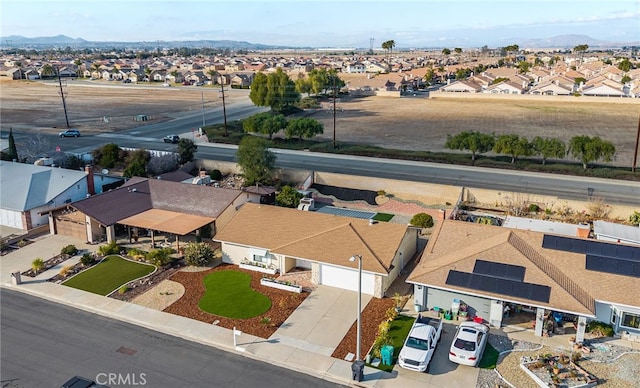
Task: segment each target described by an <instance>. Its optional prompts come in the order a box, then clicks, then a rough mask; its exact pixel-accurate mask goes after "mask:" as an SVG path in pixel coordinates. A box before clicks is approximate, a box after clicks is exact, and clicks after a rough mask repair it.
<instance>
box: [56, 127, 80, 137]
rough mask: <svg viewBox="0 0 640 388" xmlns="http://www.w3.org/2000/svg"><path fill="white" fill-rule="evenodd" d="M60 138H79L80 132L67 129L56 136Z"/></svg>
mask: <svg viewBox="0 0 640 388" xmlns="http://www.w3.org/2000/svg"><path fill="white" fill-rule="evenodd" d="M58 135H59V136H60V137H80V131H78V130H77V129H67V130H66V131H63V132H60V133H59V134H58Z"/></svg>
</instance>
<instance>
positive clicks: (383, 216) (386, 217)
mask: <svg viewBox="0 0 640 388" xmlns="http://www.w3.org/2000/svg"><path fill="white" fill-rule="evenodd" d="M392 218H393V214H389V213H376V215H375V216H373V219H374V220H376V221H382V222H389V221H391V219H392Z"/></svg>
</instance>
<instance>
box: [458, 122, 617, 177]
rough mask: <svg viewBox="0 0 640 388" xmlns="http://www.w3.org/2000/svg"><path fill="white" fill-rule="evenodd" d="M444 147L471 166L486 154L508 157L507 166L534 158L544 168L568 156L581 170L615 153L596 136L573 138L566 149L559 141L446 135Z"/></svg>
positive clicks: (511, 136) (510, 135)
mask: <svg viewBox="0 0 640 388" xmlns="http://www.w3.org/2000/svg"><path fill="white" fill-rule="evenodd" d="M445 147H446V148H449V149H453V150H461V151H470V152H471V161H472V162H475V160H476V155H478V154H483V153H486V152H489V151H493V152H495V153H497V154H502V155H509V156H511V163H515V161H516V159H517V158H519V157H523V156H532V155H536V156H539V157H541V158H542V164H545V163H546V161H547V159H549V158H556V159H563V158H564V157H565V156H567V155H571V156H572V157H573V158H575V159H577V160H579V161H580V162H581V163H582V168H583V169H585V170H586V169H587V165H588V164H589V163H592V162H597V161H600V160H602V161H605V162H610V161H611V160H612V159H613V157H614V156H615V153H616V148H615V147H614V145H613V144H612V143H611V142H608V141H606V140H602V139H600V138H599V137H598V136H594V137H589V136H574V137H572V138H571V140H570V141H569V146H568V147H567V146H566V145H565V143H564V142H563V141H562V140H560V139H556V138H547V137H545V138H543V137H541V136H536V137H535V138H533V140H531V141H529V140H528V139H527V138H526V137H524V136H519V135H515V134H507V135H500V136H495V135H494V134H487V133H482V132H478V131H465V132H461V133H458V134H457V135H453V136H452V135H448V136H447V141H446V142H445Z"/></svg>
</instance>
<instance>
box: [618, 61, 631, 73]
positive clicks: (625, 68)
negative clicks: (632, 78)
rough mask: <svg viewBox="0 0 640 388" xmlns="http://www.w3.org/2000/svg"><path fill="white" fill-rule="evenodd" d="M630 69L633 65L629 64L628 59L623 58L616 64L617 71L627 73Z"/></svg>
mask: <svg viewBox="0 0 640 388" xmlns="http://www.w3.org/2000/svg"><path fill="white" fill-rule="evenodd" d="M632 67H633V64H632V63H631V61H630V60H629V58H625V59H623V60H622V61H620V63H618V69H620V70H622V71H624V72H628V71H629V70H631V68H632Z"/></svg>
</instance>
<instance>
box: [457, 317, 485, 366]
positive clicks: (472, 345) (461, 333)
mask: <svg viewBox="0 0 640 388" xmlns="http://www.w3.org/2000/svg"><path fill="white" fill-rule="evenodd" d="M488 337H489V326H487V325H484V324H482V323H476V322H472V321H468V322H462V323H461V324H460V326H458V330H457V331H456V335H455V336H454V337H453V342H452V343H451V349H450V350H449V360H450V361H453V362H455V363H458V364H462V365H469V366H476V365H478V363H479V362H480V359H481V358H482V353H483V352H484V348H485V347H486V346H487V338H488Z"/></svg>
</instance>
